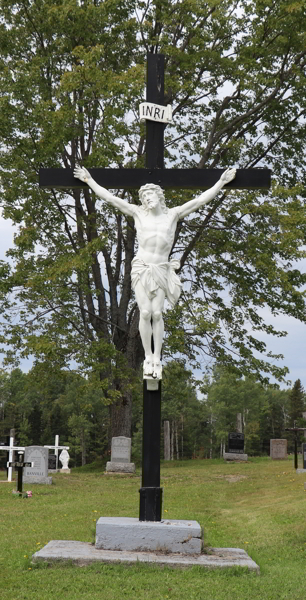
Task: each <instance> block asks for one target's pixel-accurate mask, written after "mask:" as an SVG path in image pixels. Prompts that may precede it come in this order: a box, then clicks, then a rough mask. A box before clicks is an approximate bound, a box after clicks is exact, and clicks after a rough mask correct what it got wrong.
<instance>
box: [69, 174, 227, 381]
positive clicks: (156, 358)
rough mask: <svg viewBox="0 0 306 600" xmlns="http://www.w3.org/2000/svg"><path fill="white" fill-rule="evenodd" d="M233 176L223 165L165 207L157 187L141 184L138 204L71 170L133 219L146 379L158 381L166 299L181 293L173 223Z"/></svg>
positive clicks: (135, 282) (134, 276)
mask: <svg viewBox="0 0 306 600" xmlns="http://www.w3.org/2000/svg"><path fill="white" fill-rule="evenodd" d="M235 175H236V169H227V170H226V171H225V172H224V173H222V175H221V177H220V179H219V181H217V183H216V184H215V185H214V186H213V187H211V188H210V189H209V190H206V191H205V192H203V194H200V196H198V197H197V198H194V199H193V200H190V201H189V202H186V203H185V204H183V205H182V206H175V207H174V208H169V209H168V208H167V207H166V204H165V198H164V194H163V190H162V189H161V188H160V187H159V186H158V185H154V184H151V183H148V184H146V185H143V186H142V187H141V188H140V190H139V199H140V201H141V206H138V205H136V204H129V203H128V202H126V201H125V200H122V199H121V198H118V197H117V196H114V195H113V194H111V193H110V192H109V191H108V190H106V189H105V188H103V187H102V186H100V185H98V184H97V183H96V181H94V179H93V178H92V177H91V175H90V173H89V172H88V171H87V170H86V169H85V168H84V167H76V168H75V170H74V177H76V178H78V179H80V180H81V181H84V182H85V183H87V184H88V185H89V187H90V188H91V189H92V190H93V192H95V194H97V196H99V197H100V198H102V199H103V200H105V201H106V202H108V203H109V204H111V205H112V206H113V207H114V208H115V209H118V210H120V211H121V212H122V213H123V214H125V215H128V216H129V217H133V219H134V222H135V227H136V233H137V240H138V251H137V254H136V256H135V257H134V259H133V261H132V272H131V278H132V288H133V290H134V292H135V296H136V302H137V304H138V307H139V313H140V318H139V333H140V337H141V341H142V345H143V348H144V352H145V360H144V365H143V375H144V378H151V377H153V379H161V377H162V366H161V349H162V343H163V337H164V321H163V314H162V313H163V308H164V302H165V298H167V299H168V300H169V302H170V304H171V305H172V306H174V304H175V303H176V302H177V300H178V298H179V295H180V293H181V283H180V280H179V277H178V275H177V274H176V273H175V270H177V269H178V268H179V265H180V262H179V261H178V260H170V261H169V254H170V251H171V248H172V244H173V241H174V236H175V230H176V226H177V222H178V221H179V220H180V219H183V218H184V217H186V216H187V215H189V214H190V213H193V212H195V211H197V210H198V209H199V208H200V207H201V206H203V205H204V204H207V203H208V202H210V200H212V199H213V198H214V197H215V196H216V194H217V193H218V192H219V191H220V190H221V189H222V188H223V186H224V185H226V184H227V183H229V182H230V181H232V179H234V177H235ZM152 336H153V346H154V352H153V353H152V343H151V340H152Z"/></svg>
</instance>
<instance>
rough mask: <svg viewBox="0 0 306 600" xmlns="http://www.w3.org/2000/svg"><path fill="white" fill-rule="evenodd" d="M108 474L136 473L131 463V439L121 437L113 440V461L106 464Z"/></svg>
mask: <svg viewBox="0 0 306 600" xmlns="http://www.w3.org/2000/svg"><path fill="white" fill-rule="evenodd" d="M106 472H107V473H135V464H134V463H131V438H128V437H125V436H123V435H120V436H119V437H113V438H112V448H111V460H110V461H108V462H107V463H106Z"/></svg>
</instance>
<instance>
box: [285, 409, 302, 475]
mask: <svg viewBox="0 0 306 600" xmlns="http://www.w3.org/2000/svg"><path fill="white" fill-rule="evenodd" d="M293 424H294V427H285V431H292V433H293V434H294V468H295V469H297V468H298V450H297V448H298V433H299V432H300V431H306V427H297V426H296V421H294V423H293Z"/></svg>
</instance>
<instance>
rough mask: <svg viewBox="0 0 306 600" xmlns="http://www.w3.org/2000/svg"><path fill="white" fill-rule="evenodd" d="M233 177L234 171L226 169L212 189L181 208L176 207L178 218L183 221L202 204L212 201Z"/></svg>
mask: <svg viewBox="0 0 306 600" xmlns="http://www.w3.org/2000/svg"><path fill="white" fill-rule="evenodd" d="M235 176H236V169H226V171H224V173H222V175H221V177H220V179H219V181H217V183H216V184H215V185H214V186H213V187H211V188H210V189H209V190H206V191H205V192H203V194H201V195H200V196H198V197H197V198H194V199H193V200H190V201H189V202H186V203H185V204H183V205H182V206H178V207H177V208H176V210H177V212H178V218H179V219H183V218H184V217H186V216H187V215H189V214H190V213H192V212H195V211H196V210H198V209H199V208H200V207H201V206H204V204H207V203H208V202H210V200H212V199H213V198H214V197H215V196H216V195H217V193H218V192H219V191H220V190H221V189H222V188H223V186H224V185H226V184H227V183H229V182H230V181H232V179H234V177H235Z"/></svg>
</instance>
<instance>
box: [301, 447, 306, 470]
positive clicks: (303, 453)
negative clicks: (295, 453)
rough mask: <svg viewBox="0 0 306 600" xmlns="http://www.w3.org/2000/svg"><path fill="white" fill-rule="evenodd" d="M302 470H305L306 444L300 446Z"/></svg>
mask: <svg viewBox="0 0 306 600" xmlns="http://www.w3.org/2000/svg"><path fill="white" fill-rule="evenodd" d="M302 455H303V469H306V444H302Z"/></svg>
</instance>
